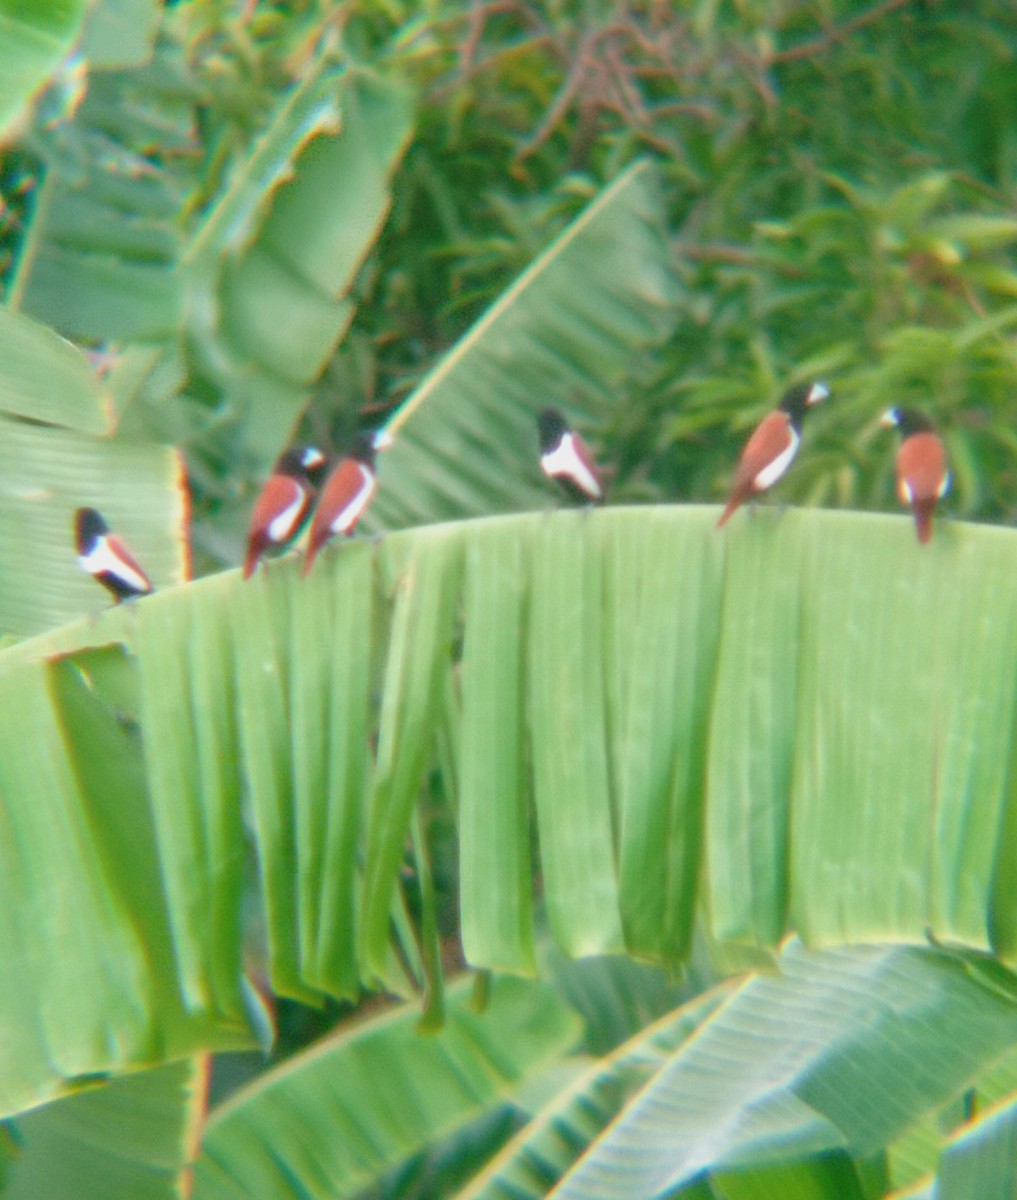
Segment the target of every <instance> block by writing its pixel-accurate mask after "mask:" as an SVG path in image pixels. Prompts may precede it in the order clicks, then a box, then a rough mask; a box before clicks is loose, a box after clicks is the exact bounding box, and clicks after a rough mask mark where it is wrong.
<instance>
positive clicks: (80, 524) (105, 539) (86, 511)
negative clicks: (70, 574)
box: [74, 508, 155, 604]
mask: <svg viewBox="0 0 1017 1200" xmlns="http://www.w3.org/2000/svg"><path fill="white" fill-rule="evenodd" d="M74 540H75V543H76V544H77V548H78V563H79V564H80V566H81V569H82V570H83V571H87V572H88V573H89V575H91V576H92V578H93V579H94V580H95V581H96V582H97V583H101V584H102V586H103V587H104V588H105V589H106V590H107V591H108V592H109V593H110V594H111V595H112V596H113V598H114V600H116V602H117V604H119V603H120V601H121V600H130V599H131V598H133V597H134V596H147V595H149V593H150V592H153V591H154V590H155V589H154V588H153V587H152V581H151V580H150V579H149V578H148V576H147V575H146V574H145V572H144V571H143V570H142V569H141V567H139V566H138V563H137V560H136V559H135V557H134V555H133V554H132V553H131V552H130V550H128V549H127V547H126V546H125V545H124V543H123V542H122V541H121V540H120V538H118V537H117V536H116V535H115V534H112V533H110V531H109V526H108V525H107V524H106V522H105V521H104V520H103V517H102V514H101V513H99V512H97V511H96V510H95V509H94V508H79V509H78V510H77V512H76V513H75V514H74Z"/></svg>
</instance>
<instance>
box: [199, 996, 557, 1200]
mask: <svg viewBox="0 0 1017 1200" xmlns="http://www.w3.org/2000/svg"><path fill="white" fill-rule="evenodd" d="M446 1017H447V1021H446V1025H445V1027H444V1029H443V1030H442V1031H441V1032H440V1033H437V1034H433V1035H430V1036H422V1035H420V1034H419V1033H417V1032H416V1022H417V1019H418V1012H417V1010H416V1008H415V1007H414V1006H403V1007H401V1008H397V1009H396V1010H394V1011H393V1012H391V1013H389V1014H386V1015H385V1016H383V1017H380V1018H378V1019H376V1020H373V1021H370V1022H368V1023H366V1024H363V1025H360V1026H358V1027H356V1028H355V1029H353V1030H352V1031H350V1032H344V1033H339V1034H337V1035H335V1036H334V1037H331V1038H328V1039H325V1040H324V1041H323V1042H322V1043H320V1044H318V1045H317V1046H316V1047H315V1048H314V1049H313V1050H311V1051H309V1052H307V1053H305V1054H301V1055H297V1056H296V1057H295V1058H293V1059H290V1060H289V1061H288V1062H286V1063H284V1064H283V1065H282V1066H281V1067H279V1068H277V1069H276V1070H275V1071H273V1072H270V1073H269V1074H268V1075H266V1076H264V1077H263V1078H262V1079H261V1080H259V1081H258V1082H256V1083H255V1084H254V1085H252V1086H251V1087H250V1088H248V1089H245V1090H244V1091H242V1092H240V1093H237V1095H235V1096H234V1097H232V1098H231V1099H230V1100H229V1101H228V1102H227V1103H226V1104H225V1105H224V1106H223V1107H222V1108H221V1109H220V1110H218V1111H216V1112H213V1113H212V1115H211V1118H210V1120H209V1123H208V1127H207V1131H206V1134H205V1138H204V1142H203V1145H202V1151H201V1155H200V1157H199V1159H198V1162H197V1165H196V1168H195V1176H194V1200H241V1198H242V1197H246V1198H249V1200H255V1198H256V1200H275V1198H276V1197H278V1200H284V1198H287V1200H288V1198H289V1197H292V1196H293V1195H294V1194H298V1195H300V1196H302V1197H306V1200H338V1198H340V1197H346V1196H355V1195H356V1194H357V1193H358V1192H360V1191H362V1190H363V1189H364V1188H365V1187H367V1186H368V1185H369V1184H370V1183H372V1182H373V1181H375V1180H377V1179H378V1178H379V1177H380V1176H381V1175H382V1174H383V1173H384V1172H385V1171H386V1170H388V1169H390V1168H391V1167H392V1166H394V1165H395V1164H396V1163H398V1162H399V1161H401V1160H402V1159H404V1158H407V1157H409V1156H410V1155H411V1154H413V1153H415V1152H417V1151H419V1150H420V1149H422V1148H424V1147H425V1146H426V1145H428V1144H429V1143H430V1142H433V1141H436V1140H437V1139H438V1138H440V1137H442V1136H443V1135H446V1134H448V1133H450V1132H452V1131H453V1130H455V1129H457V1128H459V1127H460V1126H462V1125H463V1124H465V1123H466V1121H468V1120H470V1119H471V1118H473V1117H475V1116H477V1115H479V1114H480V1113H481V1112H483V1111H485V1110H487V1109H489V1108H491V1107H492V1106H493V1105H495V1104H497V1103H499V1102H504V1101H506V1100H508V1099H510V1098H511V1096H512V1094H513V1092H514V1091H515V1090H516V1088H517V1087H518V1086H519V1085H520V1084H521V1083H522V1082H523V1081H524V1080H526V1079H527V1078H530V1077H532V1076H533V1075H535V1074H537V1073H538V1072H539V1071H540V1070H541V1069H543V1068H544V1067H546V1066H547V1064H548V1063H549V1062H550V1061H551V1060H552V1059H554V1058H556V1057H557V1056H559V1055H560V1054H561V1053H562V1052H563V1051H565V1050H566V1049H567V1048H568V1047H569V1046H570V1045H571V1044H572V1043H574V1042H575V1040H576V1038H577V1037H578V1035H579V1029H580V1026H579V1021H578V1019H577V1018H576V1016H575V1014H574V1013H572V1012H571V1011H570V1010H569V1009H568V1008H567V1007H566V1006H565V1004H563V1002H562V1001H561V1000H560V999H559V998H558V997H557V996H556V994H555V992H554V991H553V989H552V988H550V987H549V986H547V985H546V984H535V983H527V982H524V981H522V980H513V979H503V980H499V981H497V982H496V983H495V986H494V988H493V990H492V993H491V996H490V1001H489V1003H488V1005H487V1007H486V1009H485V1011H484V1012H482V1013H477V1012H474V1011H472V1008H471V1005H470V987H469V985H468V984H463V985H460V986H458V987H456V988H455V989H453V990H452V991H451V992H450V993H449V996H448V1008H447V1013H446ZM283 1145H284V1146H285V1155H284V1156H281V1155H280V1154H279V1153H278V1148H279V1147H280V1146H283Z"/></svg>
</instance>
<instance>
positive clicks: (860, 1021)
mask: <svg viewBox="0 0 1017 1200" xmlns="http://www.w3.org/2000/svg"><path fill="white" fill-rule="evenodd" d="M779 967H780V974H779V976H778V977H776V978H773V977H767V976H760V977H758V978H754V979H750V980H749V981H748V982H747V983H745V984H744V985H743V986H742V987H741V988H740V989H739V991H738V992H737V993H736V994H735V995H733V996H732V997H731V998H730V999H729V1000H728V1001H727V1002H726V1003H725V1004H724V1005H723V1006H722V1007H721V1008H720V1009H718V1010H717V1012H716V1013H715V1014H714V1016H713V1017H712V1018H711V1019H710V1020H709V1022H708V1023H707V1024H706V1026H705V1027H704V1028H703V1029H702V1030H701V1031H700V1033H699V1036H698V1037H697V1038H695V1039H694V1040H692V1041H690V1042H687V1043H685V1045H684V1046H683V1047H682V1048H681V1049H680V1050H679V1051H678V1053H677V1054H676V1055H675V1056H674V1057H673V1058H672V1060H671V1061H670V1063H668V1065H667V1066H665V1067H664V1068H663V1069H662V1070H661V1071H659V1072H658V1073H657V1074H656V1075H655V1077H654V1078H653V1080H652V1081H651V1082H650V1083H649V1085H648V1086H647V1087H646V1089H645V1090H644V1091H643V1092H642V1093H641V1094H640V1095H639V1096H638V1098H637V1099H636V1100H635V1101H634V1102H633V1103H632V1104H631V1105H630V1106H629V1107H628V1108H627V1109H626V1111H625V1113H624V1114H623V1115H622V1116H621V1118H620V1119H619V1120H618V1121H617V1122H615V1123H614V1124H613V1125H612V1126H611V1127H610V1129H609V1130H608V1132H607V1133H606V1134H605V1135H604V1137H603V1138H602V1139H601V1140H600V1142H598V1143H597V1144H596V1145H594V1146H593V1147H592V1148H591V1150H590V1151H589V1152H588V1153H587V1154H586V1155H585V1156H584V1158H583V1159H582V1160H581V1161H580V1162H579V1164H578V1165H577V1166H576V1168H575V1169H574V1170H573V1172H572V1173H571V1174H570V1175H568V1176H567V1177H566V1179H565V1180H564V1181H563V1183H562V1184H561V1186H560V1187H559V1188H558V1189H557V1190H556V1191H555V1193H554V1194H555V1195H556V1196H560V1197H561V1198H562V1200H578V1198H579V1197H582V1200H598V1198H604V1200H606V1198H608V1197H612V1198H613V1197H619V1198H621V1197H630V1196H642V1197H646V1198H647V1200H651V1198H652V1197H658V1196H661V1197H662V1196H665V1195H670V1194H672V1192H673V1191H674V1190H675V1189H677V1188H679V1187H680V1186H682V1185H683V1184H686V1183H691V1182H692V1181H694V1180H696V1179H698V1178H699V1177H701V1176H702V1174H703V1173H704V1172H709V1173H711V1174H718V1175H720V1176H721V1177H722V1179H723V1178H724V1177H726V1175H727V1173H728V1172H732V1171H737V1172H738V1173H739V1174H740V1175H742V1176H744V1175H746V1174H750V1173H751V1172H752V1171H755V1170H756V1169H762V1170H763V1171H764V1172H765V1171H766V1170H767V1169H768V1168H773V1167H775V1166H778V1165H779V1166H780V1169H781V1170H785V1171H787V1170H790V1169H791V1168H789V1166H788V1164H789V1163H794V1162H795V1161H796V1160H802V1161H804V1162H806V1163H807V1162H808V1161H809V1160H810V1159H813V1158H814V1157H815V1156H816V1155H820V1154H829V1153H831V1152H844V1153H846V1154H849V1155H851V1156H855V1157H857V1158H859V1159H864V1158H866V1157H867V1156H871V1155H872V1154H873V1153H875V1152H877V1151H879V1150H880V1149H881V1148H882V1147H884V1146H885V1145H886V1144H887V1142H888V1141H890V1140H891V1139H893V1138H894V1137H895V1136H896V1134H897V1133H899V1132H900V1131H901V1130H902V1129H903V1128H905V1127H906V1126H907V1124H909V1123H910V1122H911V1121H912V1120H914V1119H915V1118H916V1117H919V1116H920V1115H922V1114H923V1113H924V1112H926V1111H927V1110H929V1109H930V1108H932V1107H936V1106H938V1105H939V1104H941V1103H943V1102H944V1101H945V1100H947V1099H949V1098H951V1097H952V1096H955V1095H957V1094H958V1093H959V1092H960V1091H961V1090H962V1089H963V1088H964V1087H965V1086H966V1085H967V1084H968V1083H969V1082H970V1081H972V1080H973V1079H974V1078H976V1077H977V1076H978V1075H979V1074H980V1073H981V1072H982V1071H983V1070H984V1069H985V1067H986V1066H988V1065H991V1064H992V1063H993V1062H994V1061H996V1060H998V1059H1001V1058H1002V1057H1004V1056H1005V1055H1006V1054H1007V1052H1008V1051H1009V1050H1010V1049H1011V1048H1012V1046H1013V1044H1014V1041H1015V1038H1017V1003H1015V998H1017V997H1015V994H1013V993H1011V994H1010V995H1005V994H1002V993H1001V992H999V991H996V990H992V989H990V988H988V987H986V986H985V984H984V983H983V981H982V980H981V979H979V978H977V977H976V976H974V975H972V974H971V973H969V972H967V971H966V970H965V969H964V966H963V964H961V963H959V962H954V961H951V960H950V959H948V958H946V957H944V956H942V955H939V954H937V953H935V952H932V951H918V950H901V949H894V950H887V949H879V948H854V949H842V950H838V951H826V952H822V953H818V954H809V953H808V952H806V951H805V950H804V949H803V948H802V947H801V945H800V944H798V943H796V942H792V943H791V944H790V945H789V946H788V947H787V948H786V949H785V951H784V953H783V954H782V955H781V957H780V960H779ZM848 1165H849V1164H848ZM743 1183H744V1180H743ZM722 1186H723V1184H722ZM733 1194H735V1195H746V1196H748V1195H751V1194H753V1193H752V1192H751V1190H749V1189H748V1188H747V1186H745V1187H743V1188H742V1189H740V1190H739V1191H738V1192H736V1193H733ZM844 1194H849V1193H844V1192H838V1193H833V1195H844ZM857 1194H858V1195H859V1196H861V1195H862V1194H863V1193H862V1192H861V1191H860V1190H859V1191H857ZM983 1194H990V1193H983Z"/></svg>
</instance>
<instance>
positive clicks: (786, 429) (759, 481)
mask: <svg viewBox="0 0 1017 1200" xmlns="http://www.w3.org/2000/svg"><path fill="white" fill-rule="evenodd" d="M829 394H830V389H829V388H828V387H827V386H826V384H825V383H800V384H797V385H796V386H795V387H793V388H790V389H789V390H788V391H787V392H785V394H784V399H783V400H781V402H780V404H779V405H778V406H777V407H776V408H775V409H774V410H773V412H772V413H769V414H768V415H767V416H765V417H764V418H763V419H762V420H761V421H760V422H759V424H758V425H757V426H756V428H755V431H754V432H753V434H752V436H751V437H750V438H749V440H748V441H747V442H746V443H745V449H744V450H743V451H742V456H741V458H740V459H739V460H738V469H737V471H736V472H735V479H734V484H733V485H732V487H731V492H730V495H729V496H728V498H727V506H726V507H725V509H724V511H723V513H722V514H721V517H720V520H719V521H718V522H717V528H718V529H720V527H721V526H722V525H726V524H727V522H728V521H729V520H730V518H731V516H732V514H733V513H734V512H735V510H736V509H737V508H739V507H740V506H741V505H742V504H744V503H745V501H746V500H748V499H750V498H751V497H752V496H754V495H755V494H756V493H757V492H765V491H766V490H767V488H771V487H773V485H774V484H775V483H776V482H777V480H778V479H780V478H781V476H782V475H783V474H784V472H785V471H786V470H787V469H788V467H789V466H790V465H791V461H792V459H793V458H794V456H795V454H797V452H798V446H799V443H800V442H801V439H802V421H803V420H804V419H805V413H806V411H807V410H808V409H809V408H811V407H812V406H813V405H814V404H819V403H820V401H822V400H825V399H826V398H827V396H829Z"/></svg>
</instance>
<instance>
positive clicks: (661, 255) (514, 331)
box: [365, 162, 679, 529]
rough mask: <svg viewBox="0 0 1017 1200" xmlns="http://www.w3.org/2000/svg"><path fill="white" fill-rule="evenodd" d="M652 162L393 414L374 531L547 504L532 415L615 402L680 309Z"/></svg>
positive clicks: (627, 178) (552, 252)
mask: <svg viewBox="0 0 1017 1200" xmlns="http://www.w3.org/2000/svg"><path fill="white" fill-rule="evenodd" d="M671 260H672V250H671V248H670V247H669V245H668V242H667V238H666V233H665V225H664V220H663V211H662V207H661V201H660V197H659V195H658V190H657V179H656V174H655V169H654V167H653V166H652V165H651V164H649V163H648V162H643V163H640V164H637V165H636V166H635V167H633V168H631V169H630V170H628V171H626V172H625V173H624V174H623V175H621V176H619V178H618V179H616V180H615V181H614V182H613V183H612V184H611V185H610V186H609V187H607V188H606V189H605V190H604V191H603V192H602V193H601V195H600V196H598V197H597V199H596V200H595V201H594V202H593V203H592V204H591V205H590V206H589V208H587V210H586V211H585V212H584V213H582V215H581V216H579V217H578V218H577V219H576V220H575V221H573V223H572V224H571V225H570V226H569V227H568V229H566V230H565V232H564V233H562V234H561V235H560V237H558V238H557V239H556V240H555V241H554V242H552V244H551V245H550V246H549V247H548V248H547V250H545V251H544V253H543V254H542V255H540V257H539V258H537V259H536V261H535V262H534V263H533V264H532V265H531V266H530V267H529V268H527V270H526V271H525V272H524V273H523V274H522V275H521V276H520V277H519V278H518V279H517V280H516V282H515V283H514V284H513V285H512V286H511V287H510V288H509V289H508V290H507V291H506V292H505V293H504V294H503V295H502V296H501V298H500V299H499V300H498V301H497V302H496V303H495V304H494V305H493V307H492V308H491V309H490V310H489V311H488V312H487V313H486V315H485V316H484V317H483V318H481V320H480V321H478V322H477V324H475V325H474V326H473V328H472V329H471V330H470V331H469V333H468V334H467V335H466V336H465V337H464V338H463V339H462V340H461V341H460V342H459V343H458V344H457V345H456V346H454V347H453V348H452V349H451V350H450V351H449V353H448V354H447V355H446V356H445V358H444V359H442V361H441V362H440V363H439V364H438V365H437V367H435V369H434V370H433V371H432V372H431V373H430V374H429V375H428V376H427V378H426V379H425V380H424V381H423V383H421V385H420V386H419V387H418V388H417V389H416V391H415V392H414V393H413V394H412V395H411V396H410V397H409V399H408V400H407V401H406V403H405V404H404V405H403V406H402V407H401V408H400V409H399V410H398V411H397V412H396V414H395V415H394V416H393V417H392V419H391V421H390V422H389V425H388V429H389V431H390V432H391V433H393V434H394V435H395V438H396V440H395V444H394V445H393V446H392V448H391V449H390V450H388V451H386V453H385V454H384V455H383V456H382V458H381V460H380V464H379V474H380V478H381V489H380V491H379V495H378V498H377V500H376V501H375V503H374V504H373V506H372V508H371V511H370V512H369V513H368V514H367V515H366V517H365V521H366V523H367V526H368V527H369V528H372V529H393V528H402V527H403V526H407V525H413V524H417V523H420V522H421V521H433V520H443V519H446V518H456V517H467V516H479V515H482V514H495V513H503V512H505V511H506V510H512V509H525V508H546V507H547V505H548V500H549V497H550V496H551V495H553V493H552V492H550V491H549V489H548V486H547V481H546V480H544V479H543V477H542V476H541V473H540V468H539V465H538V457H539V456H538V446H537V432H536V413H537V411H538V410H539V409H540V408H542V407H543V406H544V405H546V404H556V405H559V406H562V407H564V408H565V409H567V410H571V411H573V412H574V411H577V410H583V409H585V410H590V409H593V408H596V406H597V405H598V404H605V405H606V404H607V403H608V402H609V401H610V402H611V403H615V402H616V397H617V392H618V390H619V389H620V388H622V387H623V386H624V381H625V377H626V373H627V372H631V371H632V370H633V368H634V366H635V364H636V362H637V360H638V358H639V356H640V355H642V354H644V353H645V352H646V351H647V350H649V349H650V348H652V347H655V346H658V345H660V344H661V343H662V342H663V341H664V339H665V338H666V337H667V336H668V334H669V333H670V332H671V330H672V328H673V326H674V323H675V321H676V319H677V308H676V305H677V300H678V294H679V293H678V286H677V280H676V276H675V272H674V268H673V266H672V261H671Z"/></svg>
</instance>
